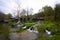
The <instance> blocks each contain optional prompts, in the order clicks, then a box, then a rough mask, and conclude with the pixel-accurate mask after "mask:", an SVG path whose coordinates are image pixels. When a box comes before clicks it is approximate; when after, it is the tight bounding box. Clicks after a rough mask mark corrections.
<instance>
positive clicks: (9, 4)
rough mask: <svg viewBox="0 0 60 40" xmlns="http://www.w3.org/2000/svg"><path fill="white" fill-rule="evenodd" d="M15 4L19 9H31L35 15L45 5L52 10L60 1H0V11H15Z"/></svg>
mask: <svg viewBox="0 0 60 40" xmlns="http://www.w3.org/2000/svg"><path fill="white" fill-rule="evenodd" d="M17 3H19V4H20V7H21V9H23V8H24V9H26V8H27V7H28V8H33V12H34V13H36V12H38V10H39V9H42V7H44V6H45V5H48V6H51V7H53V8H54V6H55V4H56V3H60V0H0V11H3V12H5V13H9V12H11V13H12V12H13V11H14V10H16V9H17Z"/></svg>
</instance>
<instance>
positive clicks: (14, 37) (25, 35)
mask: <svg viewBox="0 0 60 40" xmlns="http://www.w3.org/2000/svg"><path fill="white" fill-rule="evenodd" d="M35 38H37V34H35V33H32V32H28V31H27V30H25V31H23V32H21V33H11V34H10V39H11V40H34V39H35Z"/></svg>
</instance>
